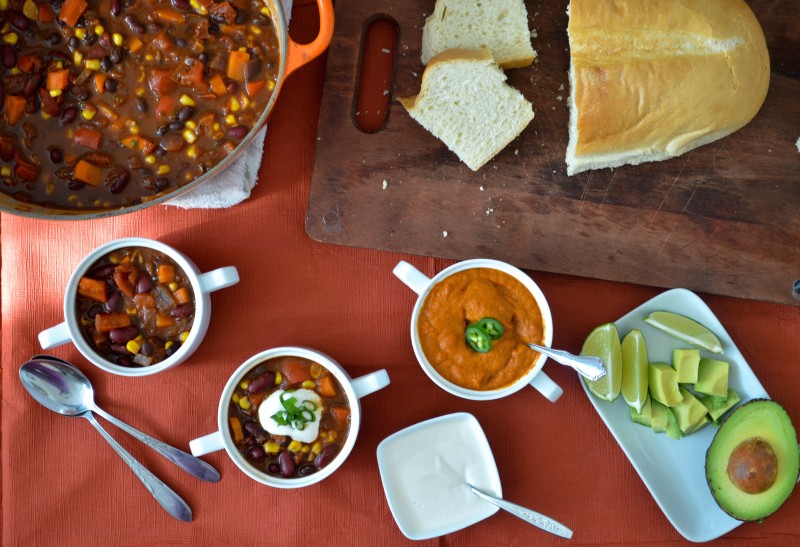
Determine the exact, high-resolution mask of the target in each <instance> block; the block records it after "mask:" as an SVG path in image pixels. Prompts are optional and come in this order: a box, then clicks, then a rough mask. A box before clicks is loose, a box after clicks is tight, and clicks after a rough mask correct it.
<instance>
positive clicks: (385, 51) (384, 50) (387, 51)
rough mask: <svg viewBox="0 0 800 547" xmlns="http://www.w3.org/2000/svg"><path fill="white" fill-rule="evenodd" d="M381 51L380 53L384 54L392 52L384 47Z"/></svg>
mask: <svg viewBox="0 0 800 547" xmlns="http://www.w3.org/2000/svg"><path fill="white" fill-rule="evenodd" d="M381 51H382V52H384V53H391V52H392V50H391V49H389V48H386V47H385V48H383V49H382V50H381Z"/></svg>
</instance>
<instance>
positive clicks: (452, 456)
mask: <svg viewBox="0 0 800 547" xmlns="http://www.w3.org/2000/svg"><path fill="white" fill-rule="evenodd" d="M377 454H378V468H379V470H380V474H381V481H382V482H383V490H384V492H385V493H386V500H387V501H388V502H389V508H390V509H391V511H392V516H394V520H395V521H396V522H397V526H398V527H399V528H400V531H401V532H402V533H403V534H404V535H405V536H406V537H407V538H409V539H430V538H434V537H438V536H443V535H445V534H449V533H451V532H455V531H457V530H461V529H463V528H466V527H467V526H471V525H472V524H475V523H476V522H480V521H481V520H483V519H485V518H487V517H489V516H491V515H493V514H495V513H496V512H497V511H498V508H497V507H496V506H494V505H492V504H490V503H488V502H486V501H484V500H482V499H481V498H479V497H478V496H477V495H475V494H473V493H472V492H471V491H470V490H469V488H468V487H467V486H466V483H467V482H469V483H470V484H472V485H474V486H475V487H476V488H479V489H481V490H483V491H484V492H487V493H489V494H493V495H495V496H497V497H502V494H503V492H502V487H501V485H500V476H499V474H498V473H497V465H496V464H495V461H494V456H493V455H492V450H491V448H490V447H489V442H488V441H487V440H486V435H485V434H484V432H483V429H481V426H480V424H479V423H478V420H477V419H475V417H474V416H473V415H472V414H468V413H465V412H459V413H455V414H448V415H445V416H440V417H438V418H433V419H431V420H427V421H424V422H420V423H418V424H415V425H412V426H410V427H407V428H405V429H403V430H400V431H398V432H397V433H394V434H393V435H390V436H389V437H387V438H385V439H384V440H383V441H382V442H381V443H380V444H379V445H378V450H377Z"/></svg>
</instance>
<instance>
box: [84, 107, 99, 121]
mask: <svg viewBox="0 0 800 547" xmlns="http://www.w3.org/2000/svg"><path fill="white" fill-rule="evenodd" d="M96 114H97V107H96V106H94V105H93V104H85V105H83V110H81V116H83V119H84V120H91V119H93V118H94V117H95V115H96Z"/></svg>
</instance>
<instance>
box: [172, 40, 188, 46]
mask: <svg viewBox="0 0 800 547" xmlns="http://www.w3.org/2000/svg"><path fill="white" fill-rule="evenodd" d="M175 45H176V46H178V47H186V46H187V45H188V44H187V43H186V40H184V39H183V38H175Z"/></svg>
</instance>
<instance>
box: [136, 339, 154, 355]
mask: <svg viewBox="0 0 800 547" xmlns="http://www.w3.org/2000/svg"><path fill="white" fill-rule="evenodd" d="M139 353H141V354H142V355H144V356H145V357H151V356H152V355H153V344H151V343H150V342H147V341H145V342H143V343H142V347H141V349H139Z"/></svg>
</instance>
